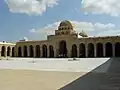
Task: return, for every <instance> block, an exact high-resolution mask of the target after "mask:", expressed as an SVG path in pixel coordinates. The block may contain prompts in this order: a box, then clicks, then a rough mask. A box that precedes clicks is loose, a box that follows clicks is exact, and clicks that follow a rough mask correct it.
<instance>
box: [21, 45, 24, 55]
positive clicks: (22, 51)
mask: <svg viewBox="0 0 120 90" xmlns="http://www.w3.org/2000/svg"><path fill="white" fill-rule="evenodd" d="M21 53H22V57H24V49H23V46H22V47H21Z"/></svg>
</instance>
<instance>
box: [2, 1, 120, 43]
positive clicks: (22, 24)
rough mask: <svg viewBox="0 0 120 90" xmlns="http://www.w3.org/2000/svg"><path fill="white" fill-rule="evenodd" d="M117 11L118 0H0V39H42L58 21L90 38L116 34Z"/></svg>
mask: <svg viewBox="0 0 120 90" xmlns="http://www.w3.org/2000/svg"><path fill="white" fill-rule="evenodd" d="M68 1H69V2H68ZM41 3H42V4H41ZM31 7H32V8H31ZM33 8H34V9H33ZM119 9H120V1H118V0H109V1H108V0H101V1H99V0H91V1H90V0H83V1H81V0H0V11H1V12H0V30H1V33H0V40H1V41H3V40H5V41H18V40H19V39H21V38H23V37H27V38H28V39H29V40H42V39H46V35H47V34H54V30H55V29H57V26H58V24H59V22H60V21H62V20H70V21H71V22H72V23H73V25H74V26H75V30H76V31H77V32H80V31H81V30H84V31H85V32H86V33H88V35H90V36H108V35H119V33H120V25H119V23H120V17H119V12H120V11H119Z"/></svg>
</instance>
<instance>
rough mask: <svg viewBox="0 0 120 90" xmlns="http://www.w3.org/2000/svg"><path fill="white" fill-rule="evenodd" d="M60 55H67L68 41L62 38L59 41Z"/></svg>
mask: <svg viewBox="0 0 120 90" xmlns="http://www.w3.org/2000/svg"><path fill="white" fill-rule="evenodd" d="M59 56H60V57H67V45H66V41H64V40H62V41H60V43H59Z"/></svg>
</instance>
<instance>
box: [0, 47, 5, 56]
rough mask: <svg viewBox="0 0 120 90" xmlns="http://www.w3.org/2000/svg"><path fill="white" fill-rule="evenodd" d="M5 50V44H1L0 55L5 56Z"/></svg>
mask: <svg viewBox="0 0 120 90" xmlns="http://www.w3.org/2000/svg"><path fill="white" fill-rule="evenodd" d="M5 51H6V48H5V46H2V50H1V56H4V57H5Z"/></svg>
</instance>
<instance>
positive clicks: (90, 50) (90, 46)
mask: <svg viewBox="0 0 120 90" xmlns="http://www.w3.org/2000/svg"><path fill="white" fill-rule="evenodd" d="M88 57H94V45H93V44H92V43H89V44H88Z"/></svg>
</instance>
